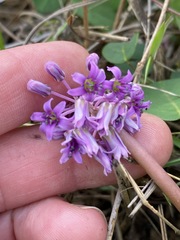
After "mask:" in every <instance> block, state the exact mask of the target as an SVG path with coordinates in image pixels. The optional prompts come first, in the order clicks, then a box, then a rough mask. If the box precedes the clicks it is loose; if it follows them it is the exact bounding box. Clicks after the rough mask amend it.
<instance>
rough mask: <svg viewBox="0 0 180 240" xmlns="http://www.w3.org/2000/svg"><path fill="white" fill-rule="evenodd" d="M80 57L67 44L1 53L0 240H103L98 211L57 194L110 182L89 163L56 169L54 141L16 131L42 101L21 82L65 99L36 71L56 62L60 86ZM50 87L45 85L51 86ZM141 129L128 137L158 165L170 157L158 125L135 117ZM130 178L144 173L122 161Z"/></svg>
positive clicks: (29, 130)
mask: <svg viewBox="0 0 180 240" xmlns="http://www.w3.org/2000/svg"><path fill="white" fill-rule="evenodd" d="M86 57H87V52H86V51H85V50H84V49H83V48H82V47H80V46H78V45H77V44H75V43H70V42H53V43H42V44H34V45H28V46H23V47H18V48H14V49H10V50H5V51H1V54H0V62H1V68H0V72H1V79H0V86H1V87H0V96H1V102H0V109H1V114H0V126H1V127H0V135H1V136H0V153H1V154H0V212H1V214H0V236H1V239H2V240H12V239H13V240H14V239H17V240H21V239H23V240H24V239H26V240H28V239H31V240H32V239H36V240H39V239H43V240H45V239H52V240H53V239H61V240H63V239H65V240H68V239H78V240H81V239H87V240H88V239H92V238H93V239H98V240H100V239H105V238H106V233H107V225H106V221H105V220H104V218H103V216H102V214H101V213H100V211H97V209H93V208H86V207H85V208H82V207H80V206H75V205H72V204H69V203H66V202H65V201H63V200H62V199H60V198H56V197H54V196H56V195H57V194H61V193H67V192H71V191H75V190H77V189H83V188H93V187H98V186H102V185H108V184H112V183H115V177H114V175H113V174H110V175H108V176H107V177H106V176H104V174H103V169H102V166H101V165H100V164H98V163H97V161H93V159H89V158H88V157H87V158H86V159H84V162H83V164H81V165H79V164H77V163H76V162H74V161H72V160H70V161H68V163H66V164H63V165H60V164H59V162H58V160H59V158H60V153H59V148H60V143H59V141H52V142H48V141H47V140H46V138H45V136H44V135H43V134H41V133H40V132H39V130H38V126H33V127H26V128H18V127H19V126H20V125H22V124H23V123H25V122H27V121H29V117H30V115H31V114H32V112H34V111H41V109H42V104H43V102H44V99H43V98H41V97H40V96H38V95H35V94H32V93H30V92H28V91H27V89H26V85H27V81H28V80H29V79H31V78H32V79H35V80H40V81H42V82H44V83H49V85H51V86H52V88H53V87H54V89H55V88H56V89H57V88H58V91H59V92H62V93H63V92H65V90H66V89H65V88H64V86H62V85H61V84H59V85H58V84H57V83H55V82H53V81H52V80H51V79H50V78H49V75H48V74H47V73H46V72H45V71H44V69H43V66H44V64H45V63H46V62H47V61H49V60H51V61H55V62H57V63H58V64H59V65H60V66H61V67H62V69H64V71H65V72H66V76H67V77H66V79H67V80H68V79H69V83H70V85H72V84H75V83H74V82H70V75H71V74H72V73H74V72H75V71H79V72H82V73H83V72H85V58H86ZM51 81H52V82H51ZM142 125H143V127H142V129H141V131H140V132H139V133H137V134H135V136H134V137H135V138H136V139H137V140H138V141H139V142H140V143H141V145H142V146H143V147H144V148H145V149H146V150H147V151H148V152H149V153H150V154H151V155H153V157H154V158H155V159H156V160H157V161H158V162H159V163H160V164H161V165H163V164H164V163H165V162H166V161H167V160H168V159H169V156H170V154H171V151H172V139H171V134H170V131H169V129H168V128H167V126H166V125H165V123H164V122H163V121H162V120H160V119H159V118H157V117H155V116H152V115H149V114H143V116H142ZM124 164H125V165H126V167H127V169H128V170H129V172H130V173H131V175H132V176H133V177H134V178H138V177H141V176H142V175H143V174H145V172H144V170H143V169H142V168H141V167H139V166H138V165H134V164H130V163H127V162H124Z"/></svg>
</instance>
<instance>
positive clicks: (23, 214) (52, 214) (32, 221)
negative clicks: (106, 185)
mask: <svg viewBox="0 0 180 240" xmlns="http://www.w3.org/2000/svg"><path fill="white" fill-rule="evenodd" d="M0 223H1V224H0V232H1V239H8V240H14V239H16V240H24V239H26V240H32V239H36V240H41V239H43V240H46V239H51V240H55V239H61V240H68V239H69V240H70V239H74V240H76V239H77V240H81V239H82V240H84V239H87V240H91V239H97V240H101V239H102V240H104V239H105V238H106V233H107V224H106V220H105V218H104V216H103V214H102V213H101V212H100V211H99V210H97V209H95V208H90V207H79V206H75V205H72V204H69V203H67V202H64V201H62V200H60V199H56V198H51V199H46V200H43V201H40V202H37V203H34V204H30V205H28V206H25V207H22V208H19V209H16V210H13V211H9V212H6V213H4V214H1V215H0ZM12 229H14V231H12Z"/></svg>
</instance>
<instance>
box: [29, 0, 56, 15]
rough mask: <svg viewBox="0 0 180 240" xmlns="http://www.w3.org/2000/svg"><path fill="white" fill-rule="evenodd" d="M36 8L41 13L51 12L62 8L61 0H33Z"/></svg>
mask: <svg viewBox="0 0 180 240" xmlns="http://www.w3.org/2000/svg"><path fill="white" fill-rule="evenodd" d="M33 3H34V6H35V8H36V10H37V11H38V12H39V13H41V14H50V13H52V12H54V11H56V10H58V9H59V8H60V1H59V0H51V1H49V0H43V1H42V0H33Z"/></svg>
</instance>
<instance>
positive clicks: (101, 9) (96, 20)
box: [72, 0, 120, 30]
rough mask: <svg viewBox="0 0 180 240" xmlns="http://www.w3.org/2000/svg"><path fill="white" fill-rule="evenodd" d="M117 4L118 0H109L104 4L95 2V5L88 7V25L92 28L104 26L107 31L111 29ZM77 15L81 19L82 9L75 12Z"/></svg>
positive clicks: (74, 0)
mask: <svg viewBox="0 0 180 240" xmlns="http://www.w3.org/2000/svg"><path fill="white" fill-rule="evenodd" d="M72 2H73V3H75V2H82V0H81V1H79V0H73V1H72ZM119 2H120V1H119V0H113V1H112V0H109V1H106V2H103V1H102V2H99V3H98V2H95V4H92V5H90V6H88V21H89V24H90V25H93V26H104V27H105V28H108V30H110V29H112V26H113V22H114V19H115V15H116V12H117V9H118V4H119ZM77 15H79V16H80V17H82V18H83V10H82V8H79V9H78V10H77Z"/></svg>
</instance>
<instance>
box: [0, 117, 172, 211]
mask: <svg viewBox="0 0 180 240" xmlns="http://www.w3.org/2000/svg"><path fill="white" fill-rule="evenodd" d="M142 125H143V127H142V129H141V131H140V132H139V133H138V134H136V135H135V137H136V138H137V140H138V141H139V142H140V143H141V144H142V146H143V147H144V148H145V149H146V150H147V151H148V152H149V153H150V154H151V155H152V156H153V157H154V158H155V159H156V160H157V161H158V162H159V163H160V164H161V165H163V164H164V163H165V162H166V161H167V160H168V159H169V156H170V154H171V151H172V138H171V133H170V131H169V128H168V127H167V125H166V124H165V123H164V122H163V121H162V120H160V119H159V118H157V117H155V116H152V115H149V114H144V115H143V116H142ZM60 148H61V146H60V142H59V141H52V142H48V141H47V140H46V139H45V137H44V135H42V134H40V133H39V131H38V128H37V127H31V128H21V129H19V130H15V131H13V132H10V133H7V134H5V135H3V136H2V137H1V139H0V152H1V155H0V183H1V185H0V190H1V192H0V211H4V210H6V209H12V208H15V207H18V206H22V205H24V204H27V203H30V202H32V201H37V200H39V199H42V198H45V197H48V196H54V195H56V194H58V193H67V192H71V191H75V190H77V189H84V188H93V187H98V186H101V185H107V184H112V183H115V178H114V175H113V174H109V175H108V176H107V177H106V176H105V175H104V174H103V168H102V166H101V165H100V164H99V163H97V162H96V161H95V160H94V159H92V158H87V157H86V158H84V161H83V164H77V163H76V162H75V161H74V160H73V159H70V160H69V161H68V162H67V163H66V164H62V165H61V164H59V161H58V160H59V158H60V153H59V150H60ZM125 164H126V167H127V168H128V170H129V172H130V174H131V175H132V176H133V177H134V178H138V177H141V176H142V175H143V174H145V172H144V170H143V169H142V168H140V167H139V166H138V165H136V164H130V163H127V162H125Z"/></svg>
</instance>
